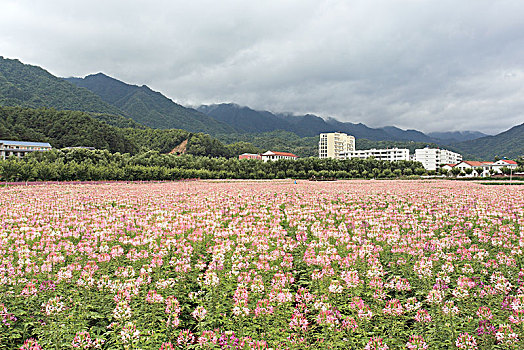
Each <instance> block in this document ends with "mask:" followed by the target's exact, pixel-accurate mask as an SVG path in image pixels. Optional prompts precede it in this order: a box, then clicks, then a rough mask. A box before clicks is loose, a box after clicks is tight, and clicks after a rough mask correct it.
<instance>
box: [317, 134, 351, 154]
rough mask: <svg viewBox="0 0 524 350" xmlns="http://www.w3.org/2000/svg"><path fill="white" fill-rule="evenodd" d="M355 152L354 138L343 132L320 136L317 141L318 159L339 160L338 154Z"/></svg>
mask: <svg viewBox="0 0 524 350" xmlns="http://www.w3.org/2000/svg"><path fill="white" fill-rule="evenodd" d="M354 150H355V137H354V136H351V135H347V134H344V133H343V132H330V133H322V134H320V140H319V141H318V157H319V158H335V159H341V158H340V154H341V153H343V152H351V151H354Z"/></svg>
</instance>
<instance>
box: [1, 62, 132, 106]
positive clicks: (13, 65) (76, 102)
mask: <svg viewBox="0 0 524 350" xmlns="http://www.w3.org/2000/svg"><path fill="white" fill-rule="evenodd" d="M0 105H2V106H21V107H30V108H39V107H47V108H55V109H57V110H72V111H73V110H74V111H83V112H91V113H102V114H111V115H117V116H119V115H120V116H121V115H123V114H124V113H122V111H120V110H119V109H118V108H117V107H115V106H112V105H110V104H109V103H107V102H104V101H103V100H102V99H101V98H100V97H99V96H97V95H96V94H94V93H92V92H90V91H89V90H87V89H83V88H79V87H77V86H75V85H73V84H71V83H69V82H67V81H64V80H63V79H61V78H58V77H55V76H54V75H52V74H51V73H49V72H47V71H46V70H44V69H42V68H40V67H37V66H31V65H27V64H23V63H21V62H20V61H18V60H11V59H6V58H3V57H1V56H0Z"/></svg>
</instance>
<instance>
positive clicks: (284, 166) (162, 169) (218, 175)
mask: <svg viewBox="0 0 524 350" xmlns="http://www.w3.org/2000/svg"><path fill="white" fill-rule="evenodd" d="M197 136H198V135H197ZM193 138H195V139H197V140H199V142H200V141H201V140H200V139H198V138H196V137H195V136H193ZM197 145H198V146H199V147H205V146H206V144H205V142H204V143H197ZM226 151H227V149H226ZM413 173H415V174H424V173H425V172H424V169H423V168H421V167H420V163H416V162H408V161H399V162H386V161H378V160H375V159H366V160H361V159H351V160H335V159H318V158H301V159H298V160H278V161H275V162H262V161H260V160H253V159H242V160H239V159H237V158H229V159H227V158H225V157H202V156H193V155H189V154H186V155H182V156H176V155H174V154H162V153H160V152H158V151H155V150H151V151H148V152H143V153H139V154H136V155H130V154H128V153H118V152H117V153H111V152H109V151H107V150H87V149H64V150H57V149H55V150H52V151H48V152H35V153H32V154H29V155H27V156H26V157H24V158H23V159H22V160H18V159H16V158H10V159H8V160H6V161H0V176H1V178H2V180H3V181H16V180H18V181H20V180H22V181H32V180H43V181H47V180H56V181H72V180H80V181H98V180H130V181H133V180H178V179H190V178H201V179H274V178H289V177H291V178H299V179H307V178H311V177H315V178H322V177H324V178H339V179H346V178H368V177H374V178H394V177H400V176H401V175H402V174H404V175H408V174H413Z"/></svg>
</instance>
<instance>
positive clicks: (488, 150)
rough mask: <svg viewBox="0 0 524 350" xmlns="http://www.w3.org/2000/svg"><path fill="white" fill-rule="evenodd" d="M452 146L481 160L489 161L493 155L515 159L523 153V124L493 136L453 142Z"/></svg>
mask: <svg viewBox="0 0 524 350" xmlns="http://www.w3.org/2000/svg"><path fill="white" fill-rule="evenodd" d="M452 147H453V148H454V149H456V150H457V151H459V152H463V153H466V154H469V155H472V156H474V157H475V158H477V159H482V160H488V161H490V160H493V159H494V158H495V157H500V158H502V157H506V158H508V159H515V158H518V157H520V156H523V155H524V124H521V125H517V126H514V127H513V128H511V129H509V130H507V131H504V132H501V133H500V134H497V135H495V136H486V137H481V138H479V139H475V140H470V141H465V142H460V143H454V144H452Z"/></svg>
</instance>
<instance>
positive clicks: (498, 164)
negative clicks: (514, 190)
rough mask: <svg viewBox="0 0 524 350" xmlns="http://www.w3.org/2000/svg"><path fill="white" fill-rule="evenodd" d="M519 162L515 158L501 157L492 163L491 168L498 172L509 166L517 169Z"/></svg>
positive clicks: (500, 172)
mask: <svg viewBox="0 0 524 350" xmlns="http://www.w3.org/2000/svg"><path fill="white" fill-rule="evenodd" d="M517 166H518V164H517V162H515V161H513V160H508V159H500V160H497V161H496V162H495V163H493V164H491V168H492V169H493V170H495V171H496V172H497V173H499V174H502V168H508V169H513V170H515V169H517Z"/></svg>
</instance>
